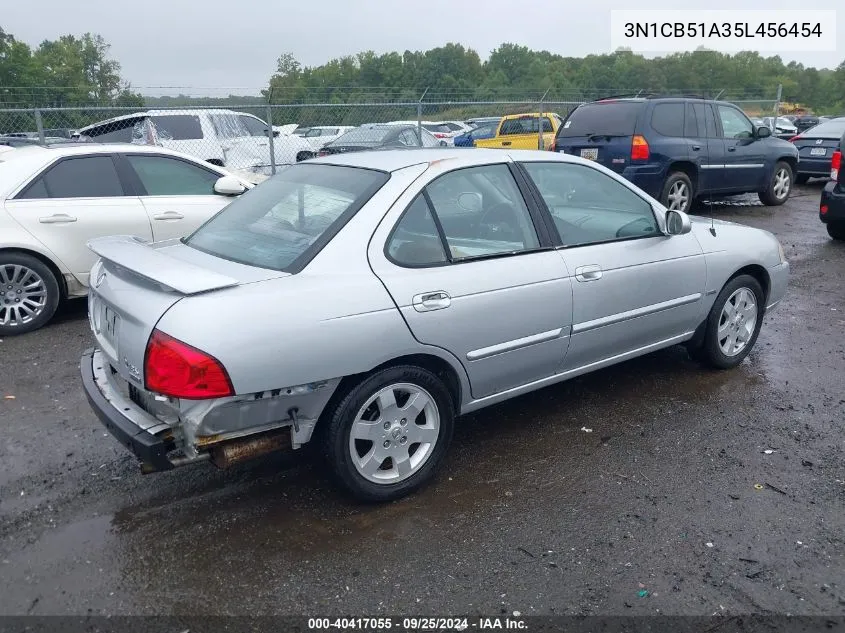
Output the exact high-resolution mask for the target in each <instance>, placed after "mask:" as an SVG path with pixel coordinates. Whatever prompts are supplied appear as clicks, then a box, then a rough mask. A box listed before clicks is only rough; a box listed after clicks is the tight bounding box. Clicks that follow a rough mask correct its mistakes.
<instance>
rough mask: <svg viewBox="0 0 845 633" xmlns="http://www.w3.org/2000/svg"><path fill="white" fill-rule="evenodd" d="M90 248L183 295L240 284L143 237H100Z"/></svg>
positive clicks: (92, 241)
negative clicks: (154, 245)
mask: <svg viewBox="0 0 845 633" xmlns="http://www.w3.org/2000/svg"><path fill="white" fill-rule="evenodd" d="M87 246H88V248H89V249H91V250H92V251H94V253H96V254H97V255H99V256H100V257H101V258H103V259H104V260H106V261H109V262H112V263H113V264H116V265H118V266H121V267H123V268H126V269H127V270H129V271H130V272H132V273H134V274H136V275H139V276H141V277H144V278H145V279H149V280H150V281H153V282H155V283H158V284H161V285H162V286H166V287H167V288H170V289H171V290H175V291H176V292H179V293H181V294H183V295H195V294H199V293H202V292H208V291H210V290H219V289H221V288H229V287H231V286H237V285H238V281H237V279H232V278H231V277H227V276H225V275H220V274H218V273H215V272H211V271H209V270H206V269H205V268H201V267H199V266H196V265H194V264H190V263H188V262H185V261H182V260H181V259H176V258H175V257H170V256H169V255H167V254H165V253H163V252H161V251H160V250H159V249H157V248H154V247H152V245H151V244H150V243H149V242H146V241H144V240H142V239H141V238H139V237H133V236H131V235H113V236H110V237H98V238H96V239H93V240H91V241H89V242H88V243H87Z"/></svg>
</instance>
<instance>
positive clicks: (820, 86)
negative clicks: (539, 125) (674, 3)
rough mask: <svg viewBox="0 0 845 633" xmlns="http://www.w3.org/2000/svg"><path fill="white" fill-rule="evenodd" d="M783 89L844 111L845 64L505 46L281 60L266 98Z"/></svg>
mask: <svg viewBox="0 0 845 633" xmlns="http://www.w3.org/2000/svg"><path fill="white" fill-rule="evenodd" d="M834 63H835V60H834ZM778 85H781V86H783V92H782V99H781V100H782V101H785V102H798V103H801V104H804V105H806V106H809V107H810V108H812V109H814V110H815V111H817V112H834V111H836V112H838V111H841V110H845V61H843V62H842V63H839V65H838V66H837V67H836V69H835V70H834V69H817V68H812V67H805V66H804V65H803V64H800V63H797V62H789V63H784V62H783V60H782V59H781V58H780V57H779V56H771V57H764V56H762V55H760V54H759V53H756V52H741V53H737V54H735V55H728V54H723V53H719V52H715V51H707V50H698V51H695V52H691V53H689V52H688V53H676V54H672V55H666V56H664V57H656V58H652V59H648V58H646V57H643V56H642V55H638V54H634V53H632V52H630V51H624V50H620V51H617V52H614V53H609V54H606V55H588V56H586V57H564V56H562V55H558V54H555V53H551V52H549V51H535V50H531V49H529V48H528V47H526V46H520V45H517V44H511V43H505V44H502V45H501V46H499V47H498V48H497V49H496V50H494V51H493V52H492V53H491V55H490V57H489V58H488V59H487V60H486V61H483V60H482V59H481V57H480V56H479V55H478V53H477V52H476V51H474V50H473V49H471V48H466V47H464V46H463V45H461V44H447V45H445V46H441V47H437V48H433V49H430V50H427V51H405V52H404V53H398V52H393V53H384V54H376V53H374V52H373V51H364V52H362V53H358V54H357V55H350V56H344V57H340V58H337V59H333V60H331V61H329V62H327V63H325V64H322V65H320V66H303V65H301V64H300V63H299V62H298V61H297V59H296V57H295V56H294V55H293V54H292V53H285V54H283V55H281V56H280V57H279V59H278V62H277V69H276V72H275V73H274V74H273V76H272V77H271V78H270V81H269V89H268V90H266V91H265V93H264V94H265V97H267V98H268V99H269V100H270V101H271V102H274V103H303V102H308V101H311V102H315V101H321V102H325V103H348V102H355V101H367V100H369V101H376V100H410V101H415V100H417V99H419V98H420V96H421V94H422V92H423V90H425V89H428V90H429V97H428V98H429V99H432V100H434V99H444V100H453V101H462V100H496V99H501V100H505V99H513V98H518V99H523V98H524V99H534V98H539V97H540V96H542V95H544V94H545V96H546V100H548V101H555V100H558V101H567V100H570V99H590V98H596V97H599V96H607V95H611V94H622V93H637V92H640V91H643V92H652V93H681V92H682V93H691V94H698V95H702V96H705V97H715V96H717V95H718V94H719V93H721V98H728V99H733V100H740V99H742V100H761V101H762V100H766V101H772V100H774V99H775V96H776V94H777V87H778Z"/></svg>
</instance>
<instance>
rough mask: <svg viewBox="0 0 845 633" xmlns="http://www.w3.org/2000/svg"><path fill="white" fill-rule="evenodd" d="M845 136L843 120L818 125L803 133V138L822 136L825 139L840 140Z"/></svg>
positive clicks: (844, 122)
mask: <svg viewBox="0 0 845 633" xmlns="http://www.w3.org/2000/svg"><path fill="white" fill-rule="evenodd" d="M843 134H845V119H833V120H832V121H825V122H824V123H819V124H818V125H817V126H816V127H811V128H810V129H809V130H807V131H806V132H804V133H803V136H822V137H825V138H840V137H841V136H842V135H843Z"/></svg>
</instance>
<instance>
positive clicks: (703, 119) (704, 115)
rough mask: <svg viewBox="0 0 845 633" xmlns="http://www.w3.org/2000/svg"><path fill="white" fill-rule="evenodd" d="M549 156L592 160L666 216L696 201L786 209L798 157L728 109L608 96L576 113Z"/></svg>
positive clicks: (699, 102) (681, 100)
mask: <svg viewBox="0 0 845 633" xmlns="http://www.w3.org/2000/svg"><path fill="white" fill-rule="evenodd" d="M554 149H555V150H556V151H558V152H565V153H567V154H574V155H575V156H581V157H584V158H588V159H591V160H595V161H598V162H599V163H601V164H602V165H604V166H605V167H608V168H609V169H612V170H613V171H615V172H617V173H619V174H621V175H622V176H624V177H625V178H627V179H628V180H630V181H631V182H633V183H634V184H635V185H637V186H638V187H639V188H640V189H643V190H644V191H645V192H646V193H648V194H649V195H651V196H652V197H654V198H657V199H658V200H660V202H661V203H663V204H664V205H665V206H666V207H668V208H670V209H678V210H681V211H689V209H690V208H691V207H692V205H693V203H694V202H695V200H696V198H702V197H708V198H710V197H712V198H717V197H721V196H730V195H735V194H739V193H749V192H756V193H757V194H758V195H759V196H760V200H761V201H762V202H763V203H764V204H766V205H770V206H775V205H781V204H783V203H784V202H786V200H787V198H788V197H789V192H790V191H791V189H792V183H793V179H794V174H795V170H796V167H797V165H798V151H797V149H796V148H795V146H793V145H792V144H791V143H788V142H786V141H783V140H781V139H777V138H772V136H771V130H770V129H769V128H768V127H765V126H756V127H755V126H754V125H753V124H752V123H751V121H750V120H749V119H748V117H747V116H746V115H745V113H744V112H743V111H742V110H740V109H739V108H738V107H737V106H735V105H734V104H732V103H726V102H723V101H712V100H705V99H701V98H692V97H660V96H653V97H610V98H607V99H601V100H599V101H593V102H590V103H585V104H583V105H581V106H578V107H577V108H576V109H575V110H573V111H572V112H571V113H570V114H569V116H568V117H567V118H566V120H565V121H564V123H563V125H562V126H561V127H560V129H559V130H558V133H557V137H556V139H555V146H554Z"/></svg>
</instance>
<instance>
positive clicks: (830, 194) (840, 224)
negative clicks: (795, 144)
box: [819, 133, 845, 241]
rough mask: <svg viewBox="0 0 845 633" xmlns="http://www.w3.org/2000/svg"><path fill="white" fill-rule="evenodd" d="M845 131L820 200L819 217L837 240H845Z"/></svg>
mask: <svg viewBox="0 0 845 633" xmlns="http://www.w3.org/2000/svg"><path fill="white" fill-rule="evenodd" d="M843 154H845V133H843V134H842V138H840V139H839V148H838V149H837V150H836V151H835V152H834V153H833V157H832V159H831V163H830V182H829V183H827V184H826V185H825V186H824V189H823V190H822V197H821V200H820V201H819V219H820V220H821V221H822V222H823V223H824V224H825V225H826V226H827V233H828V235H830V237H832V238H833V239H835V240H839V241H842V240H845V169H843V167H845V166H843V164H842V155H843Z"/></svg>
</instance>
